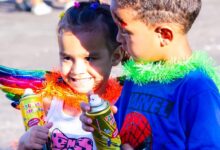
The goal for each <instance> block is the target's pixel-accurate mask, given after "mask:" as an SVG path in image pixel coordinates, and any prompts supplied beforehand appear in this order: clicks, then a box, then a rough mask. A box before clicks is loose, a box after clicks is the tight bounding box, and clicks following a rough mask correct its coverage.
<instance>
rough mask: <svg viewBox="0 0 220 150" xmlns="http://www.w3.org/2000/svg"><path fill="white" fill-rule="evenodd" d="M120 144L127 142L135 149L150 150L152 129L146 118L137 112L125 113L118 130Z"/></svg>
mask: <svg viewBox="0 0 220 150" xmlns="http://www.w3.org/2000/svg"><path fill="white" fill-rule="evenodd" d="M120 136H121V140H122V144H125V143H129V144H130V145H131V146H132V147H133V148H135V149H137V150H138V149H145V150H151V145H152V131H151V127H150V124H149V122H148V120H147V119H146V118H145V116H144V115H142V114H140V113H138V112H131V113H129V114H127V116H126V118H125V120H124V123H123V126H122V129H121V131H120Z"/></svg>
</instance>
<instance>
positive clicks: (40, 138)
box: [18, 122, 53, 150]
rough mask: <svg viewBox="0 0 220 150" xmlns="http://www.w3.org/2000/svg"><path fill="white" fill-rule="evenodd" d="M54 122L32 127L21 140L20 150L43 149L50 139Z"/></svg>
mask: <svg viewBox="0 0 220 150" xmlns="http://www.w3.org/2000/svg"><path fill="white" fill-rule="evenodd" d="M52 126H53V124H52V123H51V122H50V123H46V124H45V125H44V126H33V127H31V128H30V129H29V130H28V131H27V132H26V133H25V134H24V135H23V136H22V137H21V138H20V140H19V145H18V150H32V149H42V148H43V145H44V144H46V142H47V140H48V133H49V129H50V128H51V127H52Z"/></svg>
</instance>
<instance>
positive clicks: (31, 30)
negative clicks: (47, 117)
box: [0, 0, 220, 150]
mask: <svg viewBox="0 0 220 150" xmlns="http://www.w3.org/2000/svg"><path fill="white" fill-rule="evenodd" d="M203 3H204V4H203V9H202V12H201V14H200V16H199V18H198V19H197V20H196V23H195V24H194V26H193V28H192V30H191V31H190V33H189V38H190V41H191V45H192V47H193V49H196V50H204V51H207V52H208V53H209V54H210V55H211V56H213V58H215V60H216V61H217V63H218V64H220V27H219V26H220V17H219V15H220V9H219V6H220V1H219V0H204V2H203ZM60 11H61V10H54V11H53V13H52V14H49V15H45V16H41V17H38V16H34V15H32V14H31V13H21V12H15V11H14V10H13V6H12V5H11V4H7V5H5V4H4V3H3V2H1V1H0V65H6V66H10V67H16V68H21V69H51V68H53V67H56V66H58V64H59V63H58V61H59V59H58V46H57V42H56V33H55V30H56V24H57V21H58V18H59V17H58V16H59V13H60ZM118 71H119V70H117V69H116V70H114V71H113V73H116V72H118ZM23 132H24V128H23V124H22V120H21V116H20V112H19V111H17V110H14V109H12V108H11V107H10V104H9V102H8V100H7V99H6V98H5V97H4V95H3V94H2V93H1V92H0V150H6V149H10V148H9V147H10V143H11V141H13V140H15V139H18V137H19V136H20V135H21V134H22V133H23Z"/></svg>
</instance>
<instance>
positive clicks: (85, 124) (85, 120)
mask: <svg viewBox="0 0 220 150" xmlns="http://www.w3.org/2000/svg"><path fill="white" fill-rule="evenodd" d="M80 107H81V109H82V114H81V115H80V121H81V122H82V128H83V130H85V131H87V132H93V131H94V128H93V127H92V126H91V124H92V119H91V118H89V117H88V116H86V112H88V111H90V106H89V104H87V103H83V102H82V103H81V104H80Z"/></svg>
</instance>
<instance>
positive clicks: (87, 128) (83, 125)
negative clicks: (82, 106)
mask: <svg viewBox="0 0 220 150" xmlns="http://www.w3.org/2000/svg"><path fill="white" fill-rule="evenodd" d="M82 128H83V130H85V131H87V132H93V131H94V128H93V127H91V126H89V125H86V124H82Z"/></svg>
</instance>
